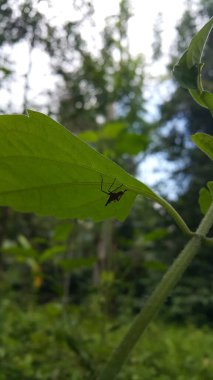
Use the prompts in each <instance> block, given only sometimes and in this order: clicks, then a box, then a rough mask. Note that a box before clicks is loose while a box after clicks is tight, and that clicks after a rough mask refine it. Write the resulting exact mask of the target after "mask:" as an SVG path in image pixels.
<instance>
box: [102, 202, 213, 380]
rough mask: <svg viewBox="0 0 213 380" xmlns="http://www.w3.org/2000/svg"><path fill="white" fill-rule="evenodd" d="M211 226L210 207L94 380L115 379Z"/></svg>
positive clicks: (212, 214)
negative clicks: (194, 233) (96, 379)
mask: <svg viewBox="0 0 213 380" xmlns="http://www.w3.org/2000/svg"><path fill="white" fill-rule="evenodd" d="M212 225H213V203H212V205H211V207H210V208H209V210H208V212H207V214H206V215H205V216H204V218H203V220H202V221H201V223H200V225H199V227H198V229H197V231H196V235H194V236H193V237H192V239H190V241H189V242H188V243H187V245H186V246H185V247H184V249H183V250H182V251H181V253H180V255H179V256H178V257H177V259H176V260H175V261H174V263H173V264H172V265H171V267H170V268H169V269H168V271H167V272H166V274H165V275H164V277H163V278H162V280H161V282H160V283H159V285H158V286H157V288H156V289H155V290H154V292H153V293H152V294H151V296H150V297H149V299H148V301H147V302H146V304H145V306H144V307H143V309H142V311H141V312H140V313H139V315H138V316H137V317H136V319H135V320H134V322H133V324H132V326H131V327H130V329H129V331H128V332H127V334H126V336H125V337H124V339H123V340H122V341H121V343H120V345H119V346H118V347H117V349H116V350H115V351H114V353H113V354H112V356H111V358H110V359H109V361H108V363H107V364H106V367H105V369H104V370H103V372H102V374H101V375H100V377H99V378H98V380H109V379H110V380H114V379H115V378H116V376H117V374H118V373H119V371H120V369H121V367H122V366H123V364H124V362H125V361H126V359H127V357H128V356H129V354H130V352H131V350H132V348H133V347H134V346H135V344H136V343H137V341H138V340H139V338H140V337H141V335H142V333H143V332H144V331H145V329H146V327H147V326H148V325H149V323H150V321H151V320H152V318H153V317H154V316H155V315H156V314H157V312H158V311H159V309H160V307H161V306H162V304H163V302H164V301H165V299H166V298H167V297H168V295H169V294H170V293H171V290H172V289H173V288H174V286H175V285H176V284H177V282H178V280H179V279H180V277H181V276H182V274H183V273H184V272H185V270H186V269H187V268H188V266H189V264H190V263H191V261H192V259H193V257H194V256H195V255H196V254H197V253H198V251H199V249H200V247H201V244H202V240H203V237H205V236H206V234H207V233H208V231H209V229H210V228H211V226H212Z"/></svg>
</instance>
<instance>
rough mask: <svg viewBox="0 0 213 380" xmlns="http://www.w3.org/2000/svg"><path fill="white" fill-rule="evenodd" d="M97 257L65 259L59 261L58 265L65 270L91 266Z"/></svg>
mask: <svg viewBox="0 0 213 380" xmlns="http://www.w3.org/2000/svg"><path fill="white" fill-rule="evenodd" d="M96 260H97V259H96V257H86V258H85V257H82V258H80V259H64V260H60V261H59V262H58V265H59V266H60V267H62V268H63V269H64V270H65V271H68V272H69V271H71V270H76V269H84V268H91V267H92V266H93V265H94V263H95V262H96Z"/></svg>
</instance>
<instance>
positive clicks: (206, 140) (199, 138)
mask: <svg viewBox="0 0 213 380" xmlns="http://www.w3.org/2000/svg"><path fill="white" fill-rule="evenodd" d="M192 141H193V142H194V143H195V144H196V145H197V146H198V148H200V149H201V150H202V151H203V152H204V153H206V154H207V156H209V158H211V159H212V160H213V136H210V135H207V134H206V133H201V132H199V133H196V134H195V135H192Z"/></svg>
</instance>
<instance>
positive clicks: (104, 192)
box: [101, 175, 109, 195]
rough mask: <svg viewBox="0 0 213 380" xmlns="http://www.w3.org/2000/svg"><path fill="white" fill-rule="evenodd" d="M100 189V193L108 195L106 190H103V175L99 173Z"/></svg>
mask: <svg viewBox="0 0 213 380" xmlns="http://www.w3.org/2000/svg"><path fill="white" fill-rule="evenodd" d="M101 191H102V193H105V194H107V195H109V194H108V193H107V192H106V191H104V190H103V177H102V175H101Z"/></svg>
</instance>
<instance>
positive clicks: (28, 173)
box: [0, 111, 165, 220]
mask: <svg viewBox="0 0 213 380" xmlns="http://www.w3.org/2000/svg"><path fill="white" fill-rule="evenodd" d="M101 176H102V177H103V188H104V190H105V191H108V189H109V187H110V185H111V184H112V183H113V181H114V185H113V188H111V191H113V190H114V189H115V188H116V187H118V186H120V185H122V186H121V187H120V189H119V191H120V190H122V191H123V190H127V191H126V192H125V193H124V194H123V196H122V197H121V199H120V200H119V201H118V202H111V203H110V204H109V205H108V206H105V203H106V201H107V199H108V195H107V194H105V193H103V192H101ZM0 178H1V182H0V205H2V206H11V207H13V208H14V209H16V210H18V211H22V212H35V213H38V214H39V215H53V216H56V217H59V218H66V217H76V218H87V217H90V218H93V219H94V220H104V219H107V218H110V217H116V218H117V219H119V220H123V219H125V217H126V216H127V215H128V213H129V211H130V208H131V205H132V203H133V201H134V199H135V197H136V195H137V194H139V193H140V194H143V195H145V196H147V197H149V198H151V199H154V200H156V201H159V203H160V202H161V201H162V198H160V197H158V196H157V195H156V194H155V193H154V192H153V191H152V190H151V189H149V188H148V187H147V186H146V185H144V184H143V183H141V182H139V181H138V180H136V179H135V178H133V177H132V176H131V175H129V174H128V173H127V172H125V171H124V170H123V169H122V168H121V167H119V166H118V165H116V164H115V163H114V162H112V161H110V160H109V159H107V158H106V157H104V156H103V155H101V154H100V153H98V152H97V151H95V150H94V149H92V148H91V147H90V146H88V145H87V144H86V143H84V142H83V141H81V140H80V139H79V138H77V137H75V136H73V135H72V134H71V133H70V132H69V131H67V130H66V129H65V128H64V127H63V126H61V125H60V124H58V123H57V122H55V121H54V120H52V119H51V118H49V117H48V116H45V115H43V114H41V113H38V112H34V111H29V113H28V115H1V116H0ZM164 203H165V201H164Z"/></svg>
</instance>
